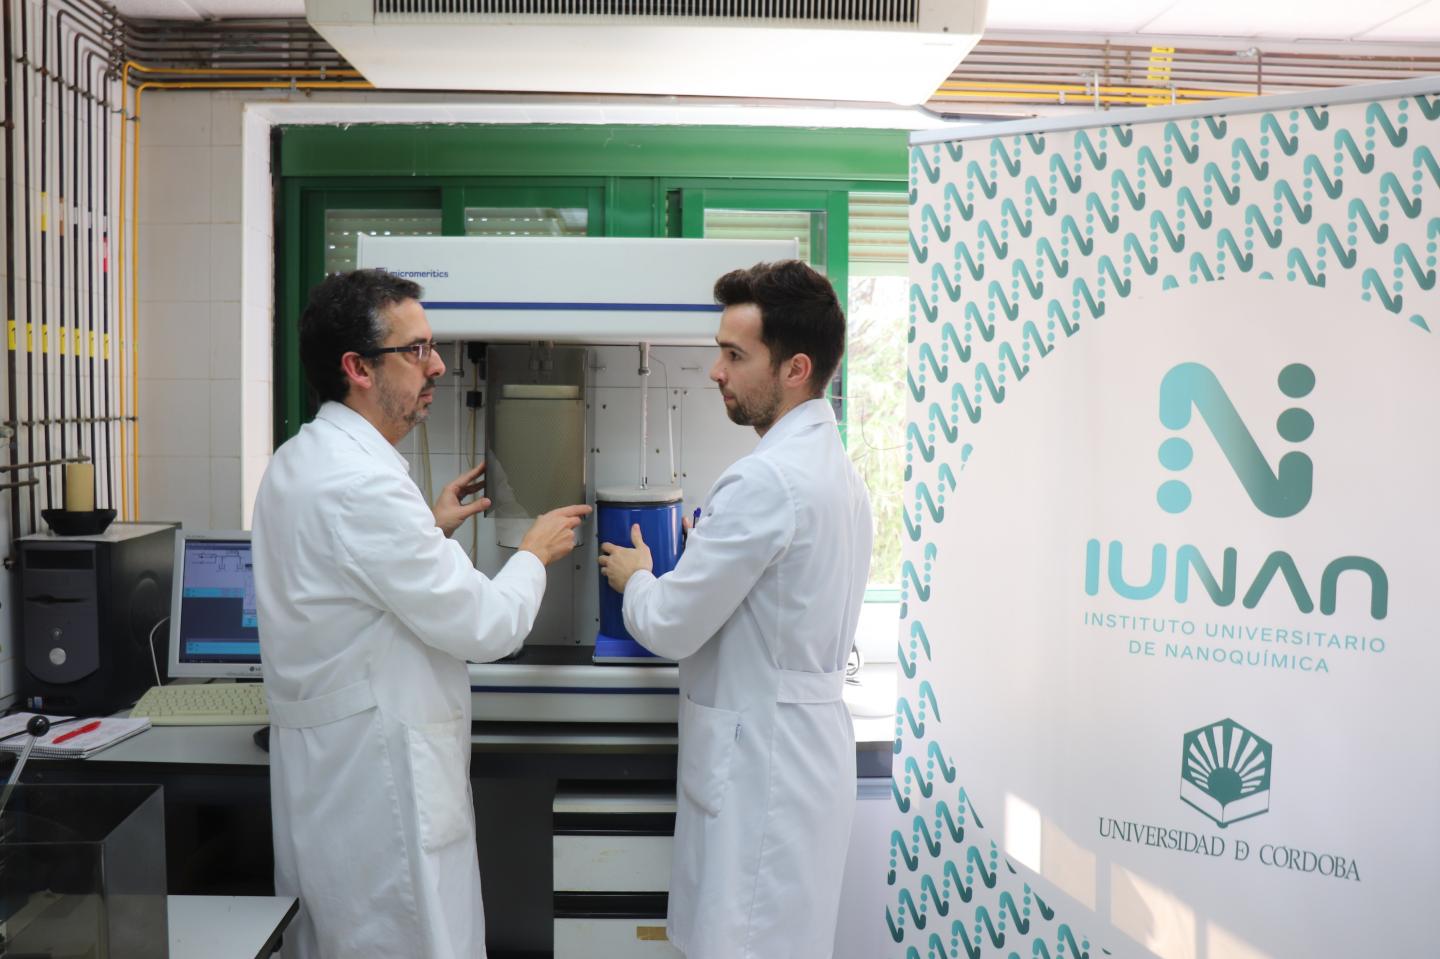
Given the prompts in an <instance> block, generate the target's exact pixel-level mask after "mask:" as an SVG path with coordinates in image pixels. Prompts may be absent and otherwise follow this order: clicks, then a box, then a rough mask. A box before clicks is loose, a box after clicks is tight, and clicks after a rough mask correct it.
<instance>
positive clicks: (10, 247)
mask: <svg viewBox="0 0 1440 959" xmlns="http://www.w3.org/2000/svg"><path fill="white" fill-rule="evenodd" d="M4 17H5V20H4V44H5V47H4V49H5V314H6V315H5V319H6V331H7V334H8V343H9V347H10V348H9V349H8V350H7V351H6V360H5V363H6V366H5V369H6V372H7V373H8V374H9V376H8V378H7V381H6V384H5V386H6V389H5V418H6V419H14V418H15V416H16V410H15V407H16V404H17V401H18V397H17V395H16V391H15V376H16V365H17V364H16V363H15V347H16V346H17V345H18V343H17V340H16V337H15V227H16V223H15V189H16V183H15V82H14V62H15V53H14V50H15V41H14V37H13V36H12V35H11V26H12V24H11V17H10V4H8V3H7V4H5V13H4ZM5 450H6V452H8V453H9V454H10V462H11V463H12V464H13V463H14V462H15V459H16V452H17V449H16V438H15V437H14V436H10V437H7V439H6V442H5ZM19 535H20V497H18V496H12V497H10V538H11V539H14V538H15V537H18V536H19Z"/></svg>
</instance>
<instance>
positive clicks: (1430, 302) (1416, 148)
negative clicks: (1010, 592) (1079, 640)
mask: <svg viewBox="0 0 1440 959" xmlns="http://www.w3.org/2000/svg"><path fill="white" fill-rule="evenodd" d="M1437 141H1440V89H1437V91H1436V92H1435V93H1433V94H1431V95H1422V96H1415V97H1410V98H1403V99H1402V98H1396V99H1392V100H1382V101H1375V102H1370V103H1359V104H1346V105H1343V106H1335V107H1330V106H1312V107H1302V108H1298V109H1294V110H1283V111H1274V112H1269V113H1261V114H1246V115H1241V116H1233V117H1227V116H1224V115H1216V116H1210V117H1199V118H1196V119H1192V120H1177V121H1170V122H1157V123H1139V124H1134V125H1131V124H1116V125H1112V126H1108V127H1100V128H1095V129H1090V130H1082V131H1075V132H1054V133H1046V134H1043V135H1040V134H1026V135H1019V136H1006V137H996V138H993V139H991V140H990V141H989V142H988V143H987V142H986V141H984V140H972V141H967V142H964V143H946V144H936V145H932V146H920V147H914V148H912V150H911V156H910V171H911V172H910V205H911V217H910V224H911V225H910V237H909V240H910V246H911V250H912V254H913V260H914V262H913V263H912V268H911V281H912V285H911V291H910V303H909V325H908V338H909V342H910V343H911V353H910V356H911V362H910V366H909V370H908V372H907V377H906V385H907V387H908V390H909V394H910V403H909V417H908V422H907V425H906V434H905V435H906V450H905V480H906V500H905V502H906V509H905V537H906V543H905V554H904V560H903V563H902V570H903V572H902V581H901V588H900V604H901V605H900V614H901V638H900V642H899V649H898V658H899V663H900V668H901V670H902V672H903V673H904V675H905V677H906V679H905V682H904V683H903V684H902V696H901V698H900V700H899V703H898V708H897V715H896V728H895V747H894V748H895V758H896V762H895V767H894V768H895V772H894V779H893V783H892V794H893V800H894V804H895V809H896V815H897V822H900V823H902V824H903V825H902V826H901V827H900V828H897V829H895V831H894V832H893V833H892V834H891V843H890V867H889V872H888V874H887V881H888V883H889V885H890V887H891V889H892V892H893V895H892V897H891V900H890V901H889V902H888V903H887V905H886V910H885V919H886V923H887V928H888V930H889V934H890V938H891V940H892V942H893V944H894V949H893V951H892V952H891V955H893V956H894V957H896V959H940V957H947V959H958V957H961V956H965V957H969V959H979V957H982V956H985V957H989V956H996V957H1004V959H1020V957H1029V959H1040V957H1044V959H1050V957H1061V956H1063V957H1065V959H1089V957H1090V956H1091V955H1092V953H1093V954H1096V955H1104V954H1108V953H1107V951H1106V950H1105V949H1103V948H1100V947H1098V946H1092V944H1091V939H1090V937H1089V936H1088V935H1085V934H1083V933H1082V932H1080V931H1079V930H1080V929H1081V928H1082V927H1084V926H1092V927H1094V930H1095V931H1101V932H1103V931H1104V930H1105V924H1104V920H1103V919H1101V918H1099V917H1097V916H1095V915H1093V914H1091V913H1089V912H1088V911H1087V910H1085V909H1083V907H1080V906H1078V905H1074V904H1070V905H1063V906H1062V905H1059V904H1057V905H1056V906H1055V907H1053V908H1052V907H1051V906H1050V905H1048V904H1046V903H1045V902H1044V901H1043V900H1042V899H1041V898H1040V895H1039V894H1038V893H1037V890H1036V889H1035V888H1034V887H1033V886H1032V885H1031V884H1030V882H1028V881H1027V880H1026V878H1025V874H1024V872H1023V871H1022V869H1019V868H1017V867H1016V866H1015V865H1014V864H1012V863H1011V862H1009V861H1008V860H1007V859H1006V857H1005V856H1004V855H1003V853H1002V851H1001V849H1000V847H999V846H998V845H997V844H996V841H995V840H994V839H992V838H991V837H990V836H989V835H987V834H986V832H985V830H984V826H983V825H982V823H981V819H980V812H981V811H980V810H977V809H975V808H974V806H973V804H972V802H971V800H970V797H969V795H968V794H967V792H966V789H965V779H966V771H965V769H963V768H958V767H957V766H956V764H955V763H954V761H953V760H952V759H951V758H950V757H949V756H948V755H946V753H945V750H944V746H943V743H944V742H945V737H944V735H943V733H944V726H943V723H942V720H941V701H940V697H939V696H938V695H937V692H936V690H935V688H934V686H933V685H932V680H933V676H932V675H931V674H930V669H931V666H932V663H933V654H934V651H935V649H936V647H937V645H938V644H944V643H946V642H953V641H955V640H956V639H957V637H955V636H954V634H953V632H952V631H951V630H947V629H945V625H948V624H942V623H939V622H932V621H930V620H929V619H927V616H926V605H927V603H929V601H930V599H931V597H932V595H934V592H935V590H936V589H937V588H942V589H943V582H937V569H939V568H940V567H939V565H938V564H940V563H941V561H942V559H943V557H941V556H940V554H939V553H940V546H939V544H938V542H937V536H936V532H937V530H938V528H939V527H940V526H941V524H943V523H945V522H946V519H947V516H948V514H947V497H953V496H954V495H957V490H961V489H962V487H961V481H962V480H963V477H964V469H965V464H966V463H967V462H968V461H969V459H970V457H971V456H972V454H973V452H974V438H973V436H972V432H973V429H974V427H975V424H978V423H980V422H981V421H982V419H983V417H984V416H985V415H987V413H988V412H989V411H991V410H993V409H995V408H996V407H1000V406H1002V405H1003V404H1004V403H1005V401H1006V400H1007V399H1008V398H1009V397H1012V396H1013V395H1014V392H1015V390H1016V389H1017V388H1019V387H1020V386H1021V384H1022V383H1023V382H1024V381H1025V380H1026V378H1027V377H1029V376H1031V375H1034V374H1035V371H1036V370H1037V369H1039V368H1041V364H1043V362H1044V360H1045V359H1046V358H1047V357H1049V356H1051V355H1052V354H1053V353H1055V352H1056V351H1057V350H1060V349H1063V347H1064V344H1065V343H1066V342H1067V341H1068V340H1070V339H1071V338H1072V337H1074V336H1076V335H1078V334H1081V333H1083V332H1084V331H1085V330H1087V329H1088V328H1090V326H1092V325H1094V324H1098V323H1103V322H1104V321H1105V315H1106V310H1107V306H1108V305H1109V304H1111V303H1112V302H1115V301H1118V300H1124V299H1126V298H1130V297H1134V296H1138V295H1144V294H1151V293H1162V292H1164V291H1169V290H1174V289H1178V288H1180V287H1186V286H1191V285H1195V284H1198V283H1212V282H1214V283H1223V282H1225V281H1226V280H1228V279H1231V278H1233V277H1237V276H1246V277H1255V278H1258V279H1262V280H1268V281H1274V282H1288V283H1302V284H1306V285H1309V286H1314V287H1320V288H1324V289H1327V290H1330V291H1333V292H1336V293H1338V294H1339V295H1342V296H1346V297H1349V298H1351V299H1352V300H1353V301H1354V303H1355V304H1356V308H1357V314H1359V315H1363V316H1366V317H1368V318H1371V319H1373V320H1374V321H1375V322H1402V323H1408V324H1409V325H1410V326H1411V327H1413V328H1414V329H1415V330H1416V331H1417V335H1425V334H1428V333H1429V332H1430V331H1431V329H1432V328H1433V326H1434V323H1435V321H1436V319H1437V318H1440V293H1437V290H1436V286H1437V284H1436V278H1437V263H1436V260H1437V244H1440V160H1437V156H1436V150H1437V149H1440V148H1437V147H1434V146H1432V144H1435V143H1436V142H1437ZM950 711H951V710H947V713H948V712H950ZM952 719H954V720H957V721H958V722H966V721H967V718H966V717H965V716H964V715H963V713H962V714H959V715H957V716H955V717H952ZM1067 911H1068V912H1072V913H1074V914H1072V915H1065V914H1064V913H1066V912H1067ZM1107 934H1108V933H1107Z"/></svg>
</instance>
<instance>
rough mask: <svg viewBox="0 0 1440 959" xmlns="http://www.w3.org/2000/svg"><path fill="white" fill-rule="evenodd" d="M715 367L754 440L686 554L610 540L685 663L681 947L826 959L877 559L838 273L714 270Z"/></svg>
mask: <svg viewBox="0 0 1440 959" xmlns="http://www.w3.org/2000/svg"><path fill="white" fill-rule="evenodd" d="M715 299H716V300H717V301H718V302H719V303H720V304H721V305H722V306H723V307H724V308H725V311H724V313H723V314H722V316H721V319H720V332H719V334H718V335H717V336H716V337H715V341H716V343H717V345H718V346H719V348H720V355H719V358H718V359H716V361H715V365H714V366H713V367H712V368H711V370H710V378H711V379H712V380H714V381H715V383H716V384H717V385H718V386H719V387H720V395H721V397H722V398H723V400H724V403H725V410H726V412H727V413H728V414H729V416H730V419H731V420H732V421H734V422H735V423H737V424H739V425H741V426H750V427H753V428H754V429H755V432H756V433H758V434H760V437H761V439H760V443H759V445H758V446H756V447H755V450H754V452H752V453H751V454H750V455H748V456H745V457H743V458H742V459H740V460H739V461H738V462H736V463H735V464H734V465H733V466H731V467H730V468H729V469H728V470H726V471H725V473H724V474H723V475H722V476H721V477H720V479H719V480H718V481H717V482H716V483H715V485H714V486H713V487H712V488H711V490H710V493H709V495H708V496H707V497H706V499H705V506H704V510H703V515H702V518H701V520H700V522H699V523H698V524H697V525H696V526H695V528H694V530H693V531H691V532H690V534H689V538H688V541H687V543H686V546H685V552H684V553H683V554H682V555H681V557H680V561H679V563H678V564H677V565H676V567H675V569H674V570H672V571H671V572H669V573H667V574H665V575H664V576H661V577H659V578H658V579H657V578H656V577H655V576H653V575H652V574H651V573H650V569H651V559H650V551H649V549H648V548H647V547H646V546H645V543H644V540H642V539H641V537H640V530H639V527H638V526H637V527H635V528H634V529H633V530H632V531H631V539H632V542H633V544H634V548H623V547H618V546H614V545H612V544H604V545H602V547H601V550H602V553H603V555H602V556H601V557H600V566H601V568H602V569H603V570H604V571H605V575H606V578H607V579H608V580H609V581H610V585H611V586H613V587H614V588H615V589H617V590H619V591H621V592H622V593H623V594H624V606H623V611H624V616H625V627H626V628H627V629H628V630H629V631H630V635H632V636H634V637H635V639H637V640H638V641H639V642H640V643H641V644H642V645H644V646H645V647H647V648H648V649H650V650H651V651H653V652H655V653H658V654H659V655H661V656H666V657H669V658H671V659H674V660H677V661H678V662H679V664H680V764H679V776H678V778H679V783H678V786H679V789H678V796H677V815H676V820H675V844H674V857H673V861H672V864H671V874H670V910H669V921H668V930H669V935H670V941H671V942H672V943H673V944H674V945H675V946H676V947H677V948H678V949H679V950H680V951H681V952H683V953H684V954H685V955H686V956H687V957H688V959H762V957H765V959H826V957H829V956H830V955H831V952H832V949H833V945H834V940H835V919H836V913H837V912H838V910H839V904H840V883H841V880H842V877H843V875H844V871H845V869H844V866H845V852H846V848H847V846H848V844H849V838H850V821H851V818H852V816H853V813H854V806H855V739H854V731H853V726H852V724H851V720H850V714H849V712H848V710H847V709H846V708H845V704H844V703H843V702H842V701H841V691H842V689H843V687H844V682H845V660H846V658H847V657H848V655H849V653H850V647H851V643H852V641H853V638H854V635H855V624H856V622H857V620H858V618H859V615H860V603H861V601H862V600H863V598H864V594H865V582H866V579H867V578H868V576H869V570H870V546H871V539H872V536H873V533H872V529H871V519H870V499H869V496H868V495H867V493H866V491H865V486H864V484H863V483H861V481H860V477H859V476H858V475H857V474H856V472H855V469H854V468H853V467H852V466H851V464H850V461H849V459H848V458H847V457H846V455H845V449H844V447H843V446H842V445H841V443H840V435H839V432H838V430H837V429H836V425H835V416H834V414H833V413H832V412H831V409H830V405H829V403H828V402H826V401H825V399H823V395H824V390H825V386H826V384H827V383H828V382H829V381H830V378H831V377H832V376H833V375H834V373H835V369H836V367H837V366H838V365H839V363H840V357H841V355H842V354H843V352H844V348H845V315H844V313H843V312H842V311H841V309H840V303H839V301H838V300H837V299H836V296H835V292H834V290H832V289H831V287H830V284H829V282H828V281H827V280H826V279H825V278H824V277H823V276H821V275H820V274H818V273H816V272H815V271H814V270H812V269H810V267H808V266H806V265H805V264H803V263H800V262H798V261H794V260H790V261H786V262H781V263H774V264H764V263H762V264H760V265H758V266H755V267H753V268H752V269H749V270H736V271H735V272H733V273H728V274H726V275H725V276H723V277H721V278H720V279H719V281H717V282H716V284H715Z"/></svg>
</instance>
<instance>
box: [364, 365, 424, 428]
mask: <svg viewBox="0 0 1440 959" xmlns="http://www.w3.org/2000/svg"><path fill="white" fill-rule="evenodd" d="M434 388H435V381H434V380H433V379H427V380H426V381H425V385H424V386H423V387H422V388H421V389H420V392H419V393H416V394H415V395H414V396H413V397H410V398H409V399H408V400H407V399H406V398H404V397H401V396H400V395H399V393H398V392H397V391H396V390H394V389H392V388H391V387H390V383H389V381H388V380H386V379H384V378H383V377H382V378H381V379H380V383H379V390H378V391H377V394H378V396H377V398H378V399H379V401H380V410H381V412H383V413H384V414H385V416H386V417H387V418H388V419H390V420H391V421H392V422H396V423H404V424H405V426H406V432H409V431H410V430H412V429H414V428H415V427H416V426H418V425H420V424H421V423H423V422H424V421H425V420H426V418H428V417H429V416H430V407H429V406H427V405H424V404H422V403H421V402H420V393H423V392H425V391H426V390H433V389H434Z"/></svg>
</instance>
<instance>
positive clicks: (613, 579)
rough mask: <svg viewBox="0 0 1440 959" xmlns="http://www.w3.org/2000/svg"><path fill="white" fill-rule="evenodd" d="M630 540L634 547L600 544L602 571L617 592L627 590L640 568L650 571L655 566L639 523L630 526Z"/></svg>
mask: <svg viewBox="0 0 1440 959" xmlns="http://www.w3.org/2000/svg"><path fill="white" fill-rule="evenodd" d="M630 542H631V543H632V544H633V547H632V548H629V549H627V548H626V547H624V546H617V545H616V544H614V543H601V544H600V559H599V562H600V572H601V573H603V574H605V578H606V579H607V580H609V581H610V586H611V588H613V589H614V590H615V592H617V593H623V592H625V584H626V583H628V582H630V577H631V576H634V575H635V573H636V572H638V571H639V570H642V569H643V570H646V571H650V570H653V569H654V568H655V562H654V560H653V559H652V558H651V556H650V547H648V546H646V545H645V539H644V537H642V536H641V535H640V524H639V523H636V524H635V525H634V526H631V527H630Z"/></svg>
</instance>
